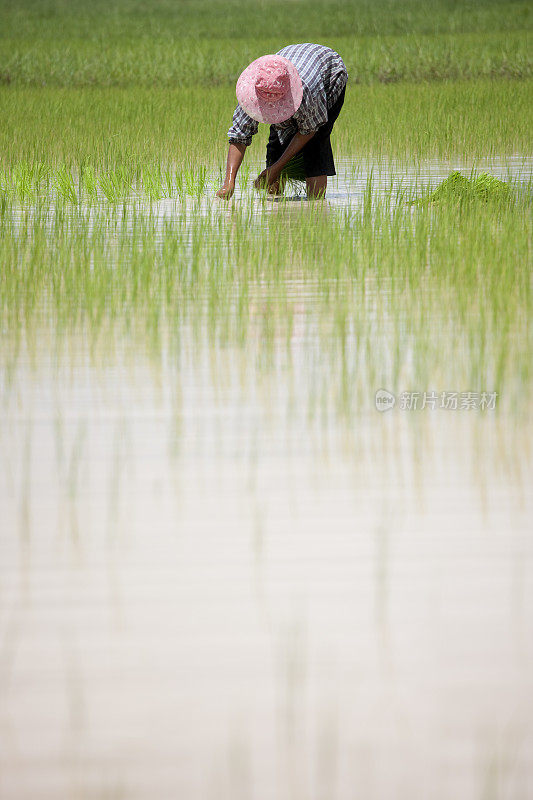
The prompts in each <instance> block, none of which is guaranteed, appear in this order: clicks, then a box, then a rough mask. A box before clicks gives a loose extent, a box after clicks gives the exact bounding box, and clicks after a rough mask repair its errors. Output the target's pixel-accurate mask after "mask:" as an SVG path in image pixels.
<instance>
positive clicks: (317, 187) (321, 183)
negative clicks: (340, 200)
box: [305, 175, 328, 198]
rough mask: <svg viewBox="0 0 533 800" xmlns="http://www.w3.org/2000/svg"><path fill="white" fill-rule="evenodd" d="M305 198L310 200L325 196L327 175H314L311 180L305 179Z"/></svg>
mask: <svg viewBox="0 0 533 800" xmlns="http://www.w3.org/2000/svg"><path fill="white" fill-rule="evenodd" d="M305 183H306V189H307V196H308V197H310V198H319V197H325V196H326V189H327V186H328V176H327V175H316V176H314V177H313V178H306V179H305Z"/></svg>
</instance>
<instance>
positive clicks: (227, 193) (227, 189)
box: [217, 183, 235, 200]
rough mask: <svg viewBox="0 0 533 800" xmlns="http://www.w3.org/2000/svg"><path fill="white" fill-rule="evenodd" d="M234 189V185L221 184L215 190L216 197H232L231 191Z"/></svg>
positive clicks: (224, 198) (225, 198)
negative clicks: (216, 190)
mask: <svg viewBox="0 0 533 800" xmlns="http://www.w3.org/2000/svg"><path fill="white" fill-rule="evenodd" d="M234 191H235V186H234V185H232V184H226V183H225V184H224V186H221V187H220V189H219V190H218V192H217V197H220V198H221V199H222V200H229V199H230V198H231V197H233V192H234Z"/></svg>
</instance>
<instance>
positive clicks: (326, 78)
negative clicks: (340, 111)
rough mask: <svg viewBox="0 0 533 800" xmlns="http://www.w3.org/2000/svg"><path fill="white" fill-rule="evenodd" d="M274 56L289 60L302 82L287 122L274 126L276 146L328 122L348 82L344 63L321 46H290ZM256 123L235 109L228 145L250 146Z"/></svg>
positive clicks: (338, 56)
mask: <svg viewBox="0 0 533 800" xmlns="http://www.w3.org/2000/svg"><path fill="white" fill-rule="evenodd" d="M276 55H278V56H284V57H285V58H286V59H288V60H289V61H291V62H292V63H293V64H294V66H295V67H296V69H297V70H298V74H299V76H300V78H301V80H302V87H303V97H302V103H301V105H300V107H299V108H298V110H297V111H296V112H295V113H294V114H293V116H292V117H290V119H288V120H286V121H285V122H281V123H279V124H278V125H274V126H273V128H274V129H275V130H276V132H277V134H278V139H279V141H280V144H282V145H286V144H288V143H289V141H290V140H291V139H292V137H293V136H294V134H295V133H297V132H299V133H304V134H308V133H314V132H315V131H316V130H317V129H318V128H319V127H320V126H321V125H324V123H325V122H327V120H328V109H329V108H331V106H332V105H334V103H335V102H336V101H337V100H338V98H339V96H340V94H341V92H342V90H343V89H344V87H345V86H346V81H347V80H348V72H347V71H346V66H345V64H344V61H343V60H342V58H341V57H340V55H339V54H338V53H336V52H335V50H331V48H329V47H324V45H321V44H310V43H307V44H290V45H289V46H288V47H284V48H283V50H279V51H278V52H277V53H276ZM258 125H259V123H258V122H256V120H255V119H252V118H251V117H249V116H248V114H247V113H246V112H245V111H244V110H243V109H242V108H241V107H240V105H238V106H237V108H236V109H235V113H234V114H233V124H232V126H231V128H230V129H229V131H228V138H229V140H230V142H239V143H241V144H246V145H250V144H251V143H252V136H253V135H254V134H255V133H257V128H258Z"/></svg>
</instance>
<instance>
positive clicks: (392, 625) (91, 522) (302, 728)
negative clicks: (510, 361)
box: [0, 172, 533, 800]
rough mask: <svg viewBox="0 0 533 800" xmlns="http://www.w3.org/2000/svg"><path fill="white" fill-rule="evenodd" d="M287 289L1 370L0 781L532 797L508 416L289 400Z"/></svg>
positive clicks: (520, 469) (294, 799)
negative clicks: (222, 334) (273, 319)
mask: <svg viewBox="0 0 533 800" xmlns="http://www.w3.org/2000/svg"><path fill="white" fill-rule="evenodd" d="M445 174H448V172H446V173H445ZM437 177H438V176H437ZM307 290H308V292H309V287H307ZM317 291H318V289H317ZM289 294H290V293H289ZM306 302H307V304H308V305H309V304H311V305H312V294H310V295H308V296H307V298H306ZM292 303H293V305H294V311H295V316H296V320H297V321H296V324H295V325H294V328H293V332H292V336H291V340H290V342H289V346H287V343H286V342H279V343H278V344H277V345H275V346H274V349H273V352H272V353H270V354H269V357H268V359H264V358H263V351H262V346H261V341H260V338H259V337H258V338H257V340H255V339H252V340H251V341H250V343H249V344H248V345H247V346H246V348H242V347H234V346H232V345H231V344H228V343H225V344H222V343H217V342H213V340H212V338H210V337H209V336H207V335H206V336H205V337H204V338H201V337H200V338H198V335H197V333H195V332H193V331H192V330H189V329H188V327H187V326H185V327H184V329H183V330H182V331H181V336H180V340H179V342H178V343H176V342H170V340H169V341H167V342H166V346H164V347H163V349H162V351H161V352H160V353H159V355H158V357H157V358H156V359H154V356H153V354H150V353H149V352H144V351H140V352H139V353H138V354H137V356H136V358H135V359H134V360H133V361H132V359H131V357H128V356H127V355H126V354H125V352H124V351H123V350H121V348H120V347H117V348H116V349H114V350H112V351H109V352H108V351H106V349H105V344H104V345H102V348H103V350H102V357H101V360H100V363H98V361H99V359H98V358H95V357H94V353H93V354H92V356H91V357H90V356H89V345H88V343H87V342H85V341H84V340H83V339H76V338H74V337H72V339H71V341H69V344H68V347H63V349H62V350H57V349H56V348H54V347H53V346H52V345H51V344H47V342H46V341H44V340H43V342H41V344H40V345H39V346H38V349H39V348H40V349H39V357H38V358H37V359H36V361H37V366H35V363H31V362H32V361H33V359H30V357H29V355H25V353H24V349H22V351H21V353H20V356H19V358H18V360H17V362H16V366H15V368H14V371H13V372H12V373H10V374H9V375H8V374H4V375H3V376H2V384H1V397H2V403H3V406H2V408H3V410H2V416H1V421H0V453H1V455H0V459H1V466H2V469H1V472H0V524H1V531H2V533H1V537H0V563H1V571H0V637H1V638H0V797H2V798H4V797H5V798H9V800H19V798H21V799H22V798H23V799H24V800H26V798H31V799H32V800H41V798H47V799H48V798H50V800H67V798H68V800H70V799H71V798H76V799H77V798H83V800H87V799H88V798H91V800H93V798H128V800H129V798H132V799H135V798H139V800H141V799H142V800H145V799H146V800H148V798H150V799H151V798H154V797H157V798H165V800H166V798H169V799H170V798H186V799H187V800H189V798H191V799H192V798H194V800H196V798H206V799H208V798H213V799H215V798H216V799H217V800H219V799H220V798H228V800H229V799H230V798H231V800H233V799H234V798H243V800H244V799H246V800H248V798H254V799H256V800H263V799H265V800H267V799H268V800H271V799H272V800H307V799H309V800H315V798H316V800H319V799H320V800H334V799H335V798H339V800H340V799H342V800H344V798H346V799H348V798H349V799H350V800H352V798H365V800H374V799H375V800H389V798H399V799H400V800H403V798H409V799H413V798H414V799H415V800H417V799H418V798H420V800H426V798H428V797H431V798H437V800H440V799H441V798H442V800H448V799H449V798H450V799H451V798H453V799H454V800H471V799H472V800H474V799H476V800H477V798H513V799H514V798H524V800H525V799H526V798H528V797H529V796H530V795H531V792H532V790H533V747H532V745H533V717H532V714H531V695H532V692H533V677H532V676H533V637H532V636H531V630H532V624H533V574H532V572H533V542H532V537H531V521H532V512H533V508H532V506H533V498H532V495H531V489H530V487H531V485H532V477H533V475H532V473H533V469H532V457H531V442H532V436H531V434H532V431H531V419H530V418H529V417H527V415H523V416H521V417H520V418H518V417H515V416H514V415H513V414H512V413H511V411H510V410H506V407H505V405H500V404H499V402H498V399H497V400H496V405H495V408H494V409H491V408H485V409H483V410H482V409H479V408H478V409H477V410H467V409H466V408H463V409H461V407H460V405H459V408H458V409H457V410H453V409H440V408H439V407H438V404H437V407H436V408H431V407H430V405H426V408H424V409H421V408H420V407H419V408H417V409H416V410H408V409H403V408H402V407H401V405H402V403H401V399H400V398H399V397H397V398H396V404H395V406H394V408H392V409H391V410H389V411H386V412H381V411H378V410H377V409H376V404H375V392H376V391H377V390H378V389H380V388H386V387H381V386H368V387H366V388H365V390H364V391H363V396H362V399H361V402H360V403H358V405H357V408H356V411H355V412H353V411H352V412H350V413H342V409H340V410H339V409H338V408H337V409H336V408H335V406H334V405H333V404H331V403H329V402H327V398H326V399H325V400H324V399H321V400H320V401H316V398H315V401H316V402H313V403H311V402H310V398H313V393H314V392H315V391H318V390H317V389H316V387H317V386H318V387H320V386H322V383H321V381H320V371H321V370H323V369H325V367H324V365H323V364H322V362H321V361H320V359H319V358H317V357H315V356H314V354H316V352H317V350H318V349H319V347H323V346H324V345H323V342H320V341H319V337H320V335H321V334H320V329H319V327H318V326H317V327H316V328H313V326H312V325H304V324H303V322H302V323H301V324H300V323H299V322H298V313H299V309H300V304H301V297H300V296H299V293H298V287H297V286H296V285H295V287H294V291H293V294H292ZM341 388H342V387H341ZM417 388H418V389H419V390H420V391H421V392H423V391H424V390H426V389H428V390H429V389H431V388H433V387H425V386H420V387H417ZM438 388H439V389H441V390H443V391H444V390H453V389H459V390H461V391H463V390H469V389H474V390H476V389H487V390H492V389H493V388H494V387H466V386H465V387H447V386H442V387H438ZM330 389H331V392H332V393H334V392H335V391H337V390H339V387H338V386H334V385H332V386H331V387H330Z"/></svg>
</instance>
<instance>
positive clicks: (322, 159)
mask: <svg viewBox="0 0 533 800" xmlns="http://www.w3.org/2000/svg"><path fill="white" fill-rule="evenodd" d="M345 92H346V87H344V89H343V90H342V92H341V93H340V95H339V98H338V99H337V100H336V101H335V103H334V104H333V105H332V106H331V108H330V109H329V110H328V121H327V122H325V123H324V125H321V126H320V128H319V129H318V130H317V132H316V133H315V135H314V136H313V138H312V139H310V141H309V142H307V144H306V145H305V147H303V148H302V150H301V151H300V153H298V154H297V155H296V156H295V157H294V159H299V160H300V159H303V172H304V173H305V178H316V177H317V176H318V175H336V174H337V173H336V172H335V162H334V160H333V151H332V149H331V131H332V129H333V125H334V124H335V120H336V119H337V117H338V116H339V114H340V112H341V108H342V106H343V103H344V94H345ZM288 144H289V142H287V143H286V144H284V145H282V144H280V141H279V139H278V134H277V131H276V128H275V127H274V126H273V125H271V126H270V137H269V139H268V143H267V152H266V165H267V167H270V166H272V164H273V163H274V162H275V161H277V160H278V158H279V157H280V156H281V155H282V154H283V153H284V152H285V150H286V148H287V146H288ZM294 159H291V161H294ZM291 161H289V164H290V163H291ZM287 167H288V165H287ZM302 178H304V175H302Z"/></svg>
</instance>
